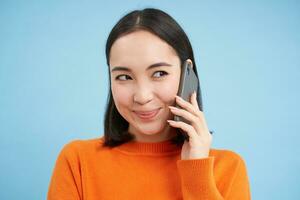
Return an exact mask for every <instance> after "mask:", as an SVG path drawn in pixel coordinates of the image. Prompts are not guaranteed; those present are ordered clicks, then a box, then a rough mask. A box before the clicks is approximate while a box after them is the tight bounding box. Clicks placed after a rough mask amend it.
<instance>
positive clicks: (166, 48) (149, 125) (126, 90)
mask: <svg viewBox="0 0 300 200" xmlns="http://www.w3.org/2000/svg"><path fill="white" fill-rule="evenodd" d="M156 63H164V64H161V65H159V66H157V67H152V68H148V67H149V66H151V65H153V64H156ZM180 64H181V63H180V59H179V57H178V55H177V53H176V51H175V50H174V49H173V48H172V47H171V46H170V45H168V44H167V43H166V42H165V41H163V40H161V39H160V38H159V37H157V36H156V35H154V34H152V33H150V32H148V31H145V30H138V31H135V32H132V33H129V34H126V35H124V36H121V37H120V38H118V39H117V40H116V41H115V42H114V43H113V45H112V47H111V51H110V59H109V65H110V66H109V68H110V75H111V90H112V96H113V99H114V102H115V105H116V107H117V109H118V111H119V113H120V114H121V115H122V116H123V118H124V119H126V120H127V121H128V123H129V129H128V131H129V132H130V133H131V134H133V135H135V137H136V139H135V140H136V141H139V142H161V141H165V140H168V139H170V138H171V137H172V136H174V135H175V134H176V132H175V128H181V129H182V130H184V131H186V132H187V134H188V135H189V137H190V139H189V142H187V141H185V142H184V144H183V147H182V152H181V158H182V159H196V158H197V159H199V158H206V157H208V153H209V148H210V146H211V142H212V136H211V134H210V133H209V130H208V128H207V124H206V121H205V118H204V114H203V112H201V111H200V110H199V107H198V104H197V100H196V95H192V97H191V100H190V102H187V101H185V100H183V99H180V98H177V97H176V94H177V91H178V86H179V80H180V73H181V69H180ZM118 67H122V69H120V68H119V70H117V68H118ZM124 68H126V69H127V70H124ZM175 101H176V102H177V103H178V104H179V105H180V106H181V107H182V109H177V108H175V107H174V106H173V105H174V104H175ZM154 109H159V113H158V115H156V117H155V118H154V119H153V120H143V119H141V118H139V117H138V116H137V115H136V113H135V111H149V110H154ZM174 114H176V115H179V116H182V117H185V118H186V119H187V120H189V121H190V122H191V123H190V124H186V123H184V122H175V121H173V120H172V119H173V117H174Z"/></svg>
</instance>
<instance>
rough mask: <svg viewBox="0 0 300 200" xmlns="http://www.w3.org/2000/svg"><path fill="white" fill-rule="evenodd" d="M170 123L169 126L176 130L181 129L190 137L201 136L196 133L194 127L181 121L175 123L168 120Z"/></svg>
mask: <svg viewBox="0 0 300 200" xmlns="http://www.w3.org/2000/svg"><path fill="white" fill-rule="evenodd" d="M167 121H168V122H169V124H170V125H171V126H173V127H176V128H181V129H182V130H184V131H185V132H186V133H187V134H188V135H189V136H190V137H193V138H195V137H199V135H198V134H197V133H196V131H195V129H194V127H193V126H191V125H189V124H187V123H184V122H181V121H173V120H167Z"/></svg>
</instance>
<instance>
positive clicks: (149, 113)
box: [134, 108, 160, 120]
mask: <svg viewBox="0 0 300 200" xmlns="http://www.w3.org/2000/svg"><path fill="white" fill-rule="evenodd" d="M159 110H160V108H158V109H155V110H152V111H134V113H135V114H136V115H137V116H138V117H139V118H141V119H147V120H149V119H152V118H154V117H155V116H156V115H157V113H158V112H159Z"/></svg>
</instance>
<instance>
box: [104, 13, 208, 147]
mask: <svg viewBox="0 0 300 200" xmlns="http://www.w3.org/2000/svg"><path fill="white" fill-rule="evenodd" d="M138 30H146V31H149V32H151V33H152V34H154V35H156V36H158V37H159V38H160V39H162V40H164V41H165V42H167V43H168V44H169V45H170V46H171V47H173V49H174V50H175V51H176V53H177V55H178V57H179V59H180V63H181V66H182V63H183V62H184V61H185V60H187V59H191V60H192V62H193V70H194V72H195V74H196V76H197V77H198V73H197V68H196V63H195V60H194V54H193V50H192V46H191V44H190V41H189V39H188V37H187V35H186V34H185V32H184V31H183V29H182V28H181V27H180V25H179V24H178V23H177V22H176V21H175V20H174V19H173V18H172V17H171V16H170V15H168V14H167V13H165V12H163V11H161V10H159V9H155V8H145V9H143V10H134V11H132V12H130V13H128V14H126V15H125V16H124V17H122V18H121V19H120V20H119V21H118V22H117V24H116V25H115V26H114V27H113V29H112V30H111V32H110V34H109V36H108V38H107V41H106V49H105V51H106V62H107V65H108V67H109V58H110V50H111V47H112V45H113V43H114V42H115V41H116V40H117V39H118V38H120V37H122V36H124V35H126V34H129V33H132V32H134V31H138ZM108 73H109V94H108V98H107V105H106V111H105V119H104V131H105V132H104V144H103V146H108V147H115V146H118V145H121V144H123V143H126V142H128V141H130V140H133V139H134V138H135V136H134V135H132V134H130V133H129V132H128V127H129V123H128V122H127V121H126V120H125V119H124V118H123V117H122V116H121V115H120V113H119V112H118V110H117V108H116V106H115V103H114V100H113V97H112V93H111V86H110V81H111V75H110V72H109V70H108ZM197 101H198V105H199V109H200V110H201V111H203V105H202V98H201V91H200V83H199V86H198V88H197ZM177 132H178V133H177V134H176V136H174V137H173V138H171V142H172V143H173V144H176V145H182V144H183V142H184V136H183V135H182V133H181V132H180V131H179V130H178V129H177ZM210 133H211V134H212V132H211V131H210Z"/></svg>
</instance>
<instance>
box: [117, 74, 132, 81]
mask: <svg viewBox="0 0 300 200" xmlns="http://www.w3.org/2000/svg"><path fill="white" fill-rule="evenodd" d="M120 77H123V78H120ZM128 77H129V78H130V76H128V75H126V74H122V75H119V76H117V77H116V78H115V80H120V81H126V80H127V79H126V78H128Z"/></svg>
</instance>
